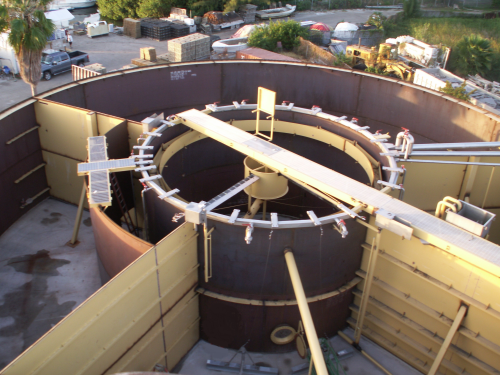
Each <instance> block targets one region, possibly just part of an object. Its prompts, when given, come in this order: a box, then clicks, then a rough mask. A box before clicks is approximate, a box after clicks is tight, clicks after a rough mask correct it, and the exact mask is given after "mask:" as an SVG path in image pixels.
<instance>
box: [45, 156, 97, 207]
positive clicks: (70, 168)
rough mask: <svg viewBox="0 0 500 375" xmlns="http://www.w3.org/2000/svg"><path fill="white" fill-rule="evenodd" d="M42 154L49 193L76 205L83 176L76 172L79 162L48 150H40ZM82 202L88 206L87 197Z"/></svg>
mask: <svg viewBox="0 0 500 375" xmlns="http://www.w3.org/2000/svg"><path fill="white" fill-rule="evenodd" d="M42 156H43V160H44V161H45V163H46V165H45V175H46V177H47V184H48V185H49V186H50V195H52V196H53V197H56V198H59V199H62V200H64V201H66V202H70V203H73V204H76V205H77V204H78V203H79V201H80V194H81V192H82V186H83V177H79V176H78V175H77V173H76V170H77V165H78V163H79V162H78V161H77V160H74V159H71V158H67V157H64V156H61V155H58V154H54V153H52V152H48V151H42ZM84 204H85V208H88V200H87V199H85V203H84Z"/></svg>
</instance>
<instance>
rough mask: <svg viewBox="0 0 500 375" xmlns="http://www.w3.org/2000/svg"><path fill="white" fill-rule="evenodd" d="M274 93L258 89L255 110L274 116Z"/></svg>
mask: <svg viewBox="0 0 500 375" xmlns="http://www.w3.org/2000/svg"><path fill="white" fill-rule="evenodd" d="M275 105H276V92H274V91H271V90H268V89H266V88H264V87H259V90H258V95H257V109H258V110H259V111H263V112H266V113H267V114H269V115H271V116H274V112H275V110H276V107H275Z"/></svg>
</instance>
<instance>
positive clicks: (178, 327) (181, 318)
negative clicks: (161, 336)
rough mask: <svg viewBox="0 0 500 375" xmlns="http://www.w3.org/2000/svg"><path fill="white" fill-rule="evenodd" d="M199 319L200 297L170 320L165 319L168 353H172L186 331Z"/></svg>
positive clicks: (194, 298)
mask: <svg viewBox="0 0 500 375" xmlns="http://www.w3.org/2000/svg"><path fill="white" fill-rule="evenodd" d="M198 318H199V304H198V296H195V297H193V298H191V300H190V301H188V303H187V304H185V305H184V306H182V308H181V309H180V310H179V311H178V312H177V314H176V315H175V316H172V318H170V317H169V316H166V317H165V318H164V319H163V324H164V325H165V344H166V346H167V352H168V351H170V350H171V349H172V348H173V347H174V346H175V345H176V343H177V341H178V340H179V337H181V335H182V334H183V333H184V331H185V330H186V329H187V328H188V327H190V326H191V325H192V324H193V323H194V322H195V321H197V320H198Z"/></svg>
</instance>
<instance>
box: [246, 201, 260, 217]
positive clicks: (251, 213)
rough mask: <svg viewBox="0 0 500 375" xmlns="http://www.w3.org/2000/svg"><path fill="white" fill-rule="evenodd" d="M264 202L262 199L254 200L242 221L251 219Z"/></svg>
mask: <svg viewBox="0 0 500 375" xmlns="http://www.w3.org/2000/svg"><path fill="white" fill-rule="evenodd" d="M263 202H264V201H263V200H262V199H256V200H255V201H254V202H253V204H252V206H251V207H250V210H249V211H248V212H247V213H246V215H245V216H244V217H243V218H244V219H253V217H254V216H255V214H256V213H257V212H258V211H259V209H260V206H261V205H262V203H263Z"/></svg>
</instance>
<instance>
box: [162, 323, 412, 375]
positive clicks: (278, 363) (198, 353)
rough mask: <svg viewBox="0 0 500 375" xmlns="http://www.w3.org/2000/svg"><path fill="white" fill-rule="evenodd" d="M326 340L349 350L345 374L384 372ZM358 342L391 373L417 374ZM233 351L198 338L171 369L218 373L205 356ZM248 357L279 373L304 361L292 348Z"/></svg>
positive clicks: (220, 357) (286, 374)
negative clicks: (210, 368)
mask: <svg viewBox="0 0 500 375" xmlns="http://www.w3.org/2000/svg"><path fill="white" fill-rule="evenodd" d="M344 332H345V333H346V334H347V335H348V336H350V337H351V338H352V337H353V330H352V329H350V328H346V329H345V330H344ZM330 344H331V345H332V348H333V349H334V350H335V351H336V352H339V351H341V350H349V351H351V352H352V356H350V357H348V358H344V359H342V360H341V361H340V363H341V365H342V368H343V370H344V372H345V374H346V375H384V372H382V370H380V369H379V368H378V367H376V366H375V365H374V364H373V363H372V362H370V361H369V360H368V359H366V358H365V357H364V356H363V355H362V354H361V353H359V352H358V351H356V350H355V349H354V348H353V347H352V346H350V345H349V344H347V343H346V342H345V341H344V340H343V339H342V338H341V337H340V336H335V337H333V338H331V339H330ZM360 346H361V347H362V348H363V350H365V351H366V352H367V353H368V354H370V355H371V356H372V357H373V358H375V359H376V360H377V361H378V362H379V363H380V364H381V365H382V366H384V367H385V368H386V369H387V370H388V371H389V372H391V373H392V374H405V375H421V373H420V372H419V371H417V370H415V369H414V368H413V367H411V366H409V365H407V364H406V363H404V362H403V361H401V360H400V359H398V358H396V357H395V356H393V355H392V354H391V353H389V352H387V351H386V350H384V349H382V348H381V347H379V346H378V345H376V344H375V343H373V342H372V341H370V340H368V339H366V338H364V337H362V338H361V343H360ZM235 353H236V351H235V350H229V349H224V348H221V347H218V346H215V345H211V344H209V343H207V342H206V341H203V340H200V341H198V343H197V344H196V345H195V346H194V347H193V349H191V351H190V352H189V353H188V354H187V355H186V357H184V359H183V360H182V362H181V363H180V364H179V365H177V367H176V368H175V369H173V371H172V372H174V373H178V374H196V375H220V374H221V373H222V372H219V371H213V370H208V369H207V368H206V362H207V360H208V359H211V360H217V361H224V362H229V361H230V360H231V358H232V357H233V356H234V354H235ZM250 357H251V358H252V360H253V361H254V362H255V364H257V365H258V366H259V365H260V366H267V367H274V368H278V371H279V375H290V374H291V369H292V367H294V366H297V365H300V364H302V363H305V362H306V361H307V360H305V359H302V358H300V357H299V355H298V354H297V352H295V351H294V352H291V353H286V354H262V353H250ZM252 360H251V359H250V358H248V356H246V357H245V362H244V363H245V365H249V364H252ZM231 362H232V363H238V364H239V363H241V355H240V354H238V355H236V356H235V357H234V359H233V360H232V361H231ZM340 374H342V372H340ZM297 375H307V370H303V371H301V372H299V373H297Z"/></svg>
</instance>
